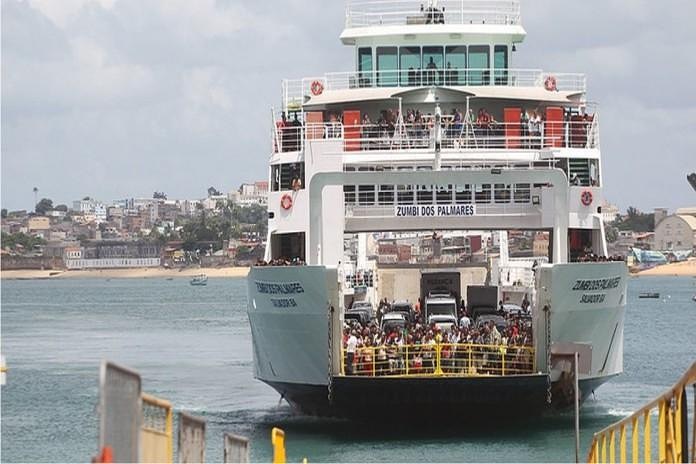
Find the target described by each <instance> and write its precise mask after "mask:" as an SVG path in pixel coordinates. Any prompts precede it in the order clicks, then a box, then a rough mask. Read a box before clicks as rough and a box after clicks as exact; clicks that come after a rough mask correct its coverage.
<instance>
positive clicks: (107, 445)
mask: <svg viewBox="0 0 696 464" xmlns="http://www.w3.org/2000/svg"><path fill="white" fill-rule="evenodd" d="M141 393H142V392H141V380H140V375H139V374H138V373H137V372H135V371H132V370H130V369H128V368H125V367H123V366H119V365H117V364H114V363H112V362H104V363H102V366H101V370H100V375H99V413H100V414H99V419H100V420H99V451H100V454H101V455H102V456H108V457H109V459H111V460H112V462H139V461H140V455H139V451H140V427H141Z"/></svg>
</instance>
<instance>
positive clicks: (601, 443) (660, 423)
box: [587, 363, 696, 463]
mask: <svg viewBox="0 0 696 464" xmlns="http://www.w3.org/2000/svg"><path fill="white" fill-rule="evenodd" d="M695 384H696V363H694V364H692V365H691V368H690V369H689V370H688V371H687V372H686V374H684V376H683V377H682V378H681V379H680V380H679V381H678V382H677V383H676V384H675V385H674V386H673V387H672V388H670V389H669V390H668V391H666V392H665V393H663V394H662V395H661V396H660V397H658V398H657V399H655V400H653V401H651V402H650V403H648V404H646V405H645V406H643V407H642V408H640V409H639V410H638V411H636V412H635V413H633V414H631V415H630V416H628V417H626V418H625V419H623V420H620V421H619V422H616V423H615V424H612V425H610V426H609V427H606V428H605V429H603V430H600V431H599V432H597V433H595V434H594V437H593V439H592V445H591V446H590V452H589V454H588V456H587V461H588V462H592V463H599V462H602V463H606V462H611V463H614V462H617V460H616V457H617V456H616V438H617V435H618V441H619V456H618V457H619V461H618V462H622V463H623V462H628V455H629V452H630V457H631V461H632V462H634V463H637V462H653V456H652V444H653V435H652V434H653V430H652V418H651V416H652V415H653V413H654V412H657V460H658V462H660V463H664V462H696V449H694V447H695V444H696V413H694V414H693V415H692V417H693V418H692V421H691V422H692V423H691V428H692V433H693V434H694V436H693V437H692V443H691V450H690V452H689V447H688V444H689V422H688V410H687V407H686V404H687V403H686V394H687V390H686V387H688V386H691V385H695ZM629 427H630V434H631V446H630V451H629V449H628V448H627V441H628V428H629ZM641 429H642V434H641ZM641 448H642V451H643V453H642V456H641V453H640V451H641ZM607 449H608V454H609V456H607ZM689 454H691V460H690V461H689V456H688V455H689Z"/></svg>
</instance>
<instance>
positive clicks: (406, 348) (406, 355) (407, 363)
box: [406, 345, 408, 375]
mask: <svg viewBox="0 0 696 464" xmlns="http://www.w3.org/2000/svg"><path fill="white" fill-rule="evenodd" d="M406 375H408V345H406Z"/></svg>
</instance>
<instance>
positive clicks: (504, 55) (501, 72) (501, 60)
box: [493, 45, 508, 85]
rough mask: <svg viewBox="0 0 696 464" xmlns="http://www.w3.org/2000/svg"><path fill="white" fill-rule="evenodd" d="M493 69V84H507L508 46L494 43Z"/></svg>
mask: <svg viewBox="0 0 696 464" xmlns="http://www.w3.org/2000/svg"><path fill="white" fill-rule="evenodd" d="M493 67H494V68H495V70H494V71H493V73H494V75H495V85H507V83H508V72H507V69H508V48H507V45H496V46H495V49H494V52H493Z"/></svg>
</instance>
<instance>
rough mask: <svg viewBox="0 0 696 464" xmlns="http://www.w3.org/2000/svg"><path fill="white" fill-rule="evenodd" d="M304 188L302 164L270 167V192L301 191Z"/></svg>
mask: <svg viewBox="0 0 696 464" xmlns="http://www.w3.org/2000/svg"><path fill="white" fill-rule="evenodd" d="M304 186H305V172H304V163H286V164H274V165H273V166H271V191H273V192H278V191H280V190H301V189H304Z"/></svg>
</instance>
